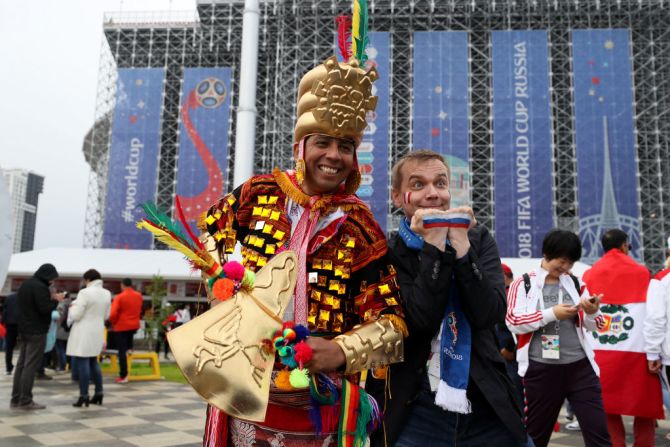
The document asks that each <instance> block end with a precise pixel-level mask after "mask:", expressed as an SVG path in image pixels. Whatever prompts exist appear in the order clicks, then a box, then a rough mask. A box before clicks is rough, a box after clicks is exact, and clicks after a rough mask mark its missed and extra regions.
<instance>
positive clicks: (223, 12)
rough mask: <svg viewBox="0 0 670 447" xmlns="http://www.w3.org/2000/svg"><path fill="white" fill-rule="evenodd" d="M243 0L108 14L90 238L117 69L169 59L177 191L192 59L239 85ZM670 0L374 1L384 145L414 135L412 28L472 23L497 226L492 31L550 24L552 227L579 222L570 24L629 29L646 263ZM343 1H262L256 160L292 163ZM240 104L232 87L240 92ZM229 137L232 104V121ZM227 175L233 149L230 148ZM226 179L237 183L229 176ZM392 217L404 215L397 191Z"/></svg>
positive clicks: (99, 216) (660, 182)
mask: <svg viewBox="0 0 670 447" xmlns="http://www.w3.org/2000/svg"><path fill="white" fill-rule="evenodd" d="M243 3H244V2H243V1H242V0H219V1H203V0H199V2H198V5H197V14H195V16H194V15H193V13H190V15H189V13H180V14H178V15H175V14H174V13H172V14H171V15H169V16H165V17H160V16H158V15H157V14H155V13H153V14H146V15H142V16H129V15H124V16H121V15H119V14H111V15H108V16H106V17H105V23H104V36H105V39H104V42H103V52H102V57H101V63H100V76H99V83H98V85H99V86H98V101H97V109H96V116H95V123H96V124H95V126H94V127H93V128H92V129H91V132H90V133H89V135H87V139H86V142H85V146H84V150H85V152H86V157H87V160H89V163H90V164H91V166H92V172H91V177H90V182H89V199H88V209H87V213H86V219H87V221H86V234H85V241H84V243H85V245H86V246H98V245H99V244H100V241H101V233H102V222H103V213H104V208H105V207H104V199H105V187H106V172H107V169H106V168H107V160H108V149H109V142H110V131H111V130H110V129H111V126H110V119H111V116H112V110H113V106H114V90H115V80H116V70H117V69H118V68H122V67H163V68H165V69H166V81H165V83H166V84H165V98H164V103H163V107H164V111H163V119H162V130H161V159H160V166H159V176H158V182H159V184H158V195H157V202H158V205H159V206H160V207H161V208H163V209H170V208H171V206H172V203H173V197H174V188H175V178H176V177H175V176H176V172H175V170H176V152H177V150H178V141H179V140H178V130H179V100H180V93H181V90H180V88H181V79H182V70H183V68H184V67H214V66H228V67H231V68H232V70H233V84H232V86H231V94H233V95H234V94H235V93H236V84H237V82H238V80H239V66H238V65H239V64H238V60H239V56H240V45H241V36H242V29H241V27H242V12H243V7H244V4H243ZM669 3H670V2H668V1H663V0H441V1H437V0H372V1H371V2H370V8H371V14H370V17H371V23H370V29H371V30H374V31H388V32H389V33H390V42H391V67H392V73H388V74H384V75H387V76H389V77H390V81H391V92H392V94H391V101H392V104H391V114H392V117H391V129H390V135H389V137H390V147H391V152H392V161H395V160H396V159H397V158H398V157H400V156H402V155H403V154H405V153H406V152H407V151H409V150H410V149H411V147H412V113H411V108H412V103H411V98H412V71H413V67H412V63H413V56H412V53H413V44H412V40H413V33H414V31H425V30H463V31H468V32H469V35H470V60H471V65H470V75H471V78H470V102H471V105H470V109H471V114H472V116H471V124H470V130H471V132H470V148H471V152H470V167H471V173H472V176H471V178H472V181H473V184H472V186H471V194H472V203H473V207H474V209H475V213H476V215H477V219H478V221H479V222H481V223H482V224H484V225H486V226H487V227H488V228H490V229H493V228H494V219H495V217H494V208H495V204H494V203H493V191H492V185H493V181H492V180H493V156H492V155H493V154H492V152H493V121H492V107H491V101H492V99H491V98H492V95H491V85H492V79H491V37H490V36H491V35H490V31H491V30H505V29H541V30H546V31H547V33H548V35H549V42H550V64H551V65H550V67H551V72H550V77H551V79H550V81H551V92H552V97H551V99H552V105H553V107H552V114H553V116H552V121H553V129H552V137H553V147H554V154H553V159H552V160H553V164H554V171H553V180H554V190H555V194H554V200H555V204H554V205H555V206H554V208H555V213H556V222H557V224H558V226H560V227H562V228H566V229H571V230H573V231H578V230H579V222H578V208H579V204H578V202H577V194H576V185H577V182H576V175H577V174H576V173H577V169H576V162H575V129H574V102H573V79H572V75H571V63H572V60H571V42H570V32H571V30H573V29H580V28H627V29H630V31H631V36H632V45H633V60H632V66H633V70H634V83H635V98H636V102H635V104H634V111H635V125H636V131H635V137H636V150H637V158H638V172H639V209H640V223H641V225H640V227H641V238H642V242H643V248H644V249H643V254H644V260H645V262H646V263H647V265H648V266H650V267H651V268H652V269H657V268H659V267H660V266H661V264H662V261H663V260H664V258H665V248H666V246H665V240H666V238H667V236H668V235H670V221H669V223H666V219H667V218H668V217H670V210H669V209H668V207H665V206H664V203H670V155H669V153H670V152H669V149H670V147H669V141H670V119H668V118H669V117H668V114H669V113H670V112H669V111H670V27H668V26H667V24H668V23H670V4H669ZM350 7H351V2H350V1H349V0H266V1H261V16H260V33H259V61H258V93H257V101H256V105H257V109H258V117H257V132H256V147H255V148H249V149H248V150H253V151H255V154H256V156H255V172H269V171H270V170H271V169H272V168H273V167H274V166H279V167H280V168H288V167H290V165H291V163H292V158H291V143H292V130H293V125H294V122H295V104H294V103H295V93H296V91H297V86H298V82H299V80H300V77H301V76H302V75H303V74H304V73H305V72H306V71H307V70H308V69H309V68H310V67H313V66H314V65H315V64H317V63H318V62H320V61H322V60H324V59H325V58H326V57H328V56H330V55H332V54H333V52H334V41H335V38H334V37H335V36H334V35H335V29H336V27H335V24H334V17H335V16H337V15H338V14H342V13H348V12H349V11H350ZM232 101H233V102H232V104H233V105H234V106H235V105H237V98H236V97H235V96H233V97H232ZM229 126H230V127H229V135H230V137H229V153H232V148H233V147H234V146H235V141H234V132H232V130H233V129H234V128H235V115H234V114H232V118H231V120H230V123H229ZM228 166H229V170H228V174H227V178H228V179H229V182H232V172H231V170H232V166H233V163H232V162H231V160H228ZM228 186H229V187H230V184H229V185H228ZM389 214H390V215H391V216H392V217H393V219H392V220H391V222H392V225H393V227H395V225H396V224H397V221H398V218H399V214H398V211H397V210H392V209H391V205H390V204H389Z"/></svg>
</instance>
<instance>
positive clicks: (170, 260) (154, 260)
mask: <svg viewBox="0 0 670 447" xmlns="http://www.w3.org/2000/svg"><path fill="white" fill-rule="evenodd" d="M47 262H49V263H51V264H53V265H55V266H56V269H57V270H58V273H59V275H60V277H61V278H81V276H82V275H83V274H84V272H85V271H86V270H88V269H91V268H94V269H96V270H97V271H99V272H100V274H101V275H102V277H103V278H125V277H131V278H138V279H144V278H146V279H151V277H153V276H154V275H161V276H162V277H163V278H164V279H166V280H195V281H197V280H199V278H200V275H199V274H198V273H197V272H191V268H190V266H189V264H188V262H186V260H185V259H184V256H183V255H182V254H181V253H179V252H176V251H174V250H122V249H110V248H45V249H42V250H33V251H27V252H23V253H16V254H13V255H12V257H11V259H10V261H9V272H8V277H17V276H20V277H23V276H32V275H33V273H34V272H35V271H36V270H37V269H38V268H39V266H40V265H42V264H44V263H47Z"/></svg>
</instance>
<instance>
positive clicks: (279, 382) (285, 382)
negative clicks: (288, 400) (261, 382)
mask: <svg viewBox="0 0 670 447" xmlns="http://www.w3.org/2000/svg"><path fill="white" fill-rule="evenodd" d="M290 376H291V373H289V372H288V371H287V370H285V369H283V370H281V371H279V372H278V373H277V375H276V376H275V386H276V387H277V388H279V389H280V390H284V391H290V390H292V389H293V387H292V386H291V380H290Z"/></svg>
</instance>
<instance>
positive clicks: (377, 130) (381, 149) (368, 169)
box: [358, 32, 391, 231]
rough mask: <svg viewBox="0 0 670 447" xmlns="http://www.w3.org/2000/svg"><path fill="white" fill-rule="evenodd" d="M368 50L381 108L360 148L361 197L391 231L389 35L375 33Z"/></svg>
mask: <svg viewBox="0 0 670 447" xmlns="http://www.w3.org/2000/svg"><path fill="white" fill-rule="evenodd" d="M369 36H370V43H369V44H368V47H367V49H366V53H367V55H368V61H367V63H366V64H367V67H368V68H370V67H372V66H375V67H377V72H378V73H379V79H378V80H377V81H376V82H375V83H374V84H373V87H372V88H373V92H374V94H375V95H377V97H378V99H377V108H376V109H375V111H374V112H373V113H370V114H368V127H367V128H366V129H365V132H364V133H363V141H362V142H361V145H360V146H359V147H358V166H359V168H360V171H361V186H360V187H359V188H358V196H359V197H360V198H361V199H362V200H363V201H364V202H365V203H367V204H368V206H370V209H371V210H372V214H374V216H375V220H377V222H378V223H379V225H380V226H381V227H382V230H384V231H387V230H388V222H387V219H388V204H389V198H390V195H389V158H390V155H389V127H390V125H391V122H390V120H391V100H390V98H389V96H390V85H391V82H390V81H391V80H390V76H391V69H390V64H389V59H390V55H389V33H387V32H371V33H370V34H369Z"/></svg>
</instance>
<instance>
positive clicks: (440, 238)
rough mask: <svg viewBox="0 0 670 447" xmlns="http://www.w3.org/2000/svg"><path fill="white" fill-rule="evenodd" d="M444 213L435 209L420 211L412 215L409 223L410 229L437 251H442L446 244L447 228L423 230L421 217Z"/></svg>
mask: <svg viewBox="0 0 670 447" xmlns="http://www.w3.org/2000/svg"><path fill="white" fill-rule="evenodd" d="M445 213H446V212H445V211H441V210H437V209H420V210H417V211H416V213H414V216H412V221H411V222H410V225H409V227H410V229H411V230H412V231H413V232H415V233H416V234H418V235H419V236H421V237H422V238H423V240H424V242H426V243H428V244H430V245H432V246H434V247H437V249H438V250H440V251H444V248H445V246H446V244H447V233H448V232H449V228H447V227H434V228H424V226H423V217H424V216H425V215H427V214H432V215H435V214H445Z"/></svg>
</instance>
